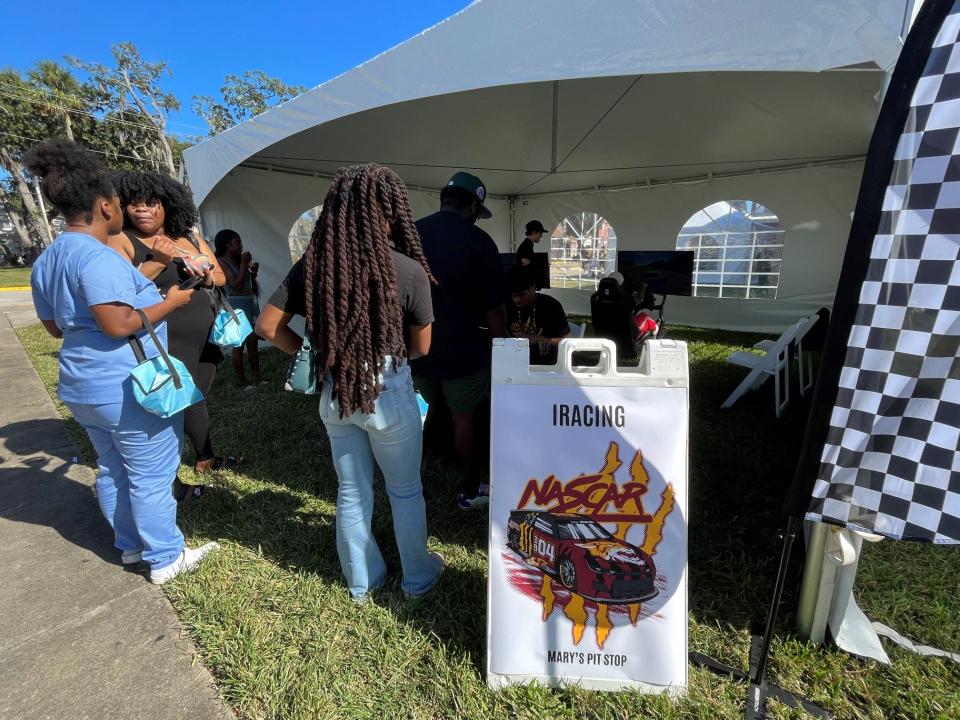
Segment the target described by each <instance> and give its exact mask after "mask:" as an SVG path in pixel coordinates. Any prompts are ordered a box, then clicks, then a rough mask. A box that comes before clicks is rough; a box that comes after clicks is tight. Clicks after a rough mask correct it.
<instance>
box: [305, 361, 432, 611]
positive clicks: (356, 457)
mask: <svg viewBox="0 0 960 720" xmlns="http://www.w3.org/2000/svg"><path fill="white" fill-rule="evenodd" d="M380 383H381V387H383V390H381V392H380V395H379V396H378V397H377V400H376V403H375V405H374V412H373V414H371V415H364V414H363V413H362V412H360V411H359V410H358V411H357V412H355V413H354V414H353V415H350V416H349V417H344V418H341V417H340V405H339V403H338V402H337V400H336V397H335V396H333V397H331V389H332V386H333V382H332V379H331V377H330V375H329V374H328V375H327V377H326V378H325V379H324V383H323V391H322V392H321V395H320V419H321V420H322V421H323V424H324V426H325V427H326V429H327V434H328V435H329V437H330V448H331V450H332V451H333V465H334V467H335V468H336V471H337V477H338V479H339V481H340V486H339V490H338V492H337V553H338V555H339V556H340V567H341V568H342V570H343V575H344V577H345V578H346V581H347V587H348V588H349V589H350V594H351V595H352V596H353V597H354V598H358V599H359V598H364V597H365V596H366V594H367V593H368V592H369V591H371V590H376V589H377V588H378V587H380V585H382V584H383V580H384V576H385V575H386V571H387V568H386V564H385V563H384V561H383V556H382V555H381V554H380V548H379V547H377V541H376V540H375V539H374V537H373V533H372V532H371V529H370V523H371V520H372V518H373V462H374V459H376V461H377V464H378V465H379V466H380V470H381V471H382V472H383V477H384V481H385V483H386V490H387V496H388V497H389V498H390V510H391V513H392V515H393V534H394V537H395V538H396V541H397V549H398V550H399V552H400V564H401V566H402V568H403V581H402V584H401V587H402V588H403V590H404V591H405V592H407V593H409V594H411V595H420V594H422V593H424V592H426V591H427V590H429V589H430V588H431V587H433V585H434V584H436V582H437V579H438V578H439V576H440V572H441V570H442V567H441V566H440V561H439V560H438V558H436V557H434V556H431V555H430V554H429V553H428V552H427V515H426V508H425V504H424V500H423V486H422V485H421V484H420V459H421V456H422V452H423V426H422V424H421V421H420V408H419V406H418V405H417V398H416V395H415V393H414V390H413V380H412V379H411V376H410V368H409V366H408V365H407V364H406V363H404V364H402V365H401V366H400V367H399V368H397V369H396V371H394V370H393V362H392V358H387V363H386V367H385V369H384V371H383V373H382V374H381V376H380Z"/></svg>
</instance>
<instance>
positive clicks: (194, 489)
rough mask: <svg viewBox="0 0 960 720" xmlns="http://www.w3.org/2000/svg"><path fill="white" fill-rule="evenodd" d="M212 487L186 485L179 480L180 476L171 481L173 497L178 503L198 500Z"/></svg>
mask: <svg viewBox="0 0 960 720" xmlns="http://www.w3.org/2000/svg"><path fill="white" fill-rule="evenodd" d="M178 484H179V485H180V489H179V490H178V489H177V485H178ZM211 490H212V488H210V487H208V486H206V485H187V484H186V483H182V482H180V478H177V479H176V480H174V481H173V499H174V500H176V501H177V503H178V504H181V503H184V502H187V501H190V500H199V499H200V498H202V497H203V496H204V495H206V494H207V493H208V492H210V491H211Z"/></svg>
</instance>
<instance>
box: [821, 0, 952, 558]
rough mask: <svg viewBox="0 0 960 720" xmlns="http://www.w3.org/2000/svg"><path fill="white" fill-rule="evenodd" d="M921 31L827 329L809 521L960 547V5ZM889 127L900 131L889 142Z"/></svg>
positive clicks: (911, 48) (897, 83)
mask: <svg viewBox="0 0 960 720" xmlns="http://www.w3.org/2000/svg"><path fill="white" fill-rule="evenodd" d="M922 20H923V23H922V26H921V27H917V26H915V27H914V31H912V32H911V37H910V39H909V40H908V44H907V46H905V48H904V56H903V57H901V60H900V62H899V63H898V67H897V70H896V71H895V74H894V81H893V82H892V83H891V86H890V91H889V92H888V96H887V98H886V99H885V101H884V107H883V110H882V111H881V114H880V118H879V120H878V130H877V131H876V132H875V134H874V140H873V141H872V142H871V148H870V153H871V154H876V153H883V154H884V155H885V158H883V159H880V160H878V159H877V158H871V155H868V157H867V161H866V163H865V168H864V170H865V173H864V186H863V187H861V194H860V198H859V200H858V204H857V213H856V214H855V218H854V225H853V228H852V230H851V242H850V243H849V245H848V248H847V257H846V258H845V260H844V269H843V272H842V277H841V287H840V289H839V290H838V294H837V302H836V303H835V312H834V318H833V320H834V321H835V322H842V317H843V316H846V317H847V318H849V320H848V324H843V325H841V327H834V326H833V325H831V333H830V337H828V340H827V343H828V347H827V348H825V353H824V363H825V364H826V363H827V362H828V358H827V351H828V350H829V349H830V348H829V343H831V342H832V341H833V342H836V341H838V340H841V339H842V343H841V344H840V345H839V346H838V347H839V350H838V348H837V347H834V348H833V351H834V352H833V355H834V356H835V357H836V358H838V359H839V358H841V357H842V362H839V363H836V365H837V367H836V368H834V369H833V372H834V373H835V375H834V378H833V380H834V382H833V383H832V388H831V390H832V395H833V397H832V403H829V402H828V405H827V406H828V407H830V410H829V417H828V419H827V417H826V412H823V411H822V412H821V415H822V416H823V417H824V419H825V420H826V422H825V423H824V428H823V429H825V437H824V436H823V435H822V434H821V435H819V437H821V438H822V445H820V446H819V447H820V452H819V467H818V468H817V469H816V471H815V472H812V473H811V474H812V475H813V479H814V483H813V489H812V493H811V494H812V497H813V500H812V503H811V504H809V507H808V511H807V513H806V517H807V519H810V520H816V521H821V522H825V523H831V524H835V525H842V526H846V527H850V528H854V529H857V530H865V531H868V532H871V533H877V534H880V535H884V536H887V537H890V538H895V539H903V540H920V541H926V542H934V543H960V452H958V445H960V41H958V34H960V0H949V2H937V0H933V1H932V2H928V3H927V7H925V8H924V16H923V18H922ZM917 22H918V25H921V22H920V19H919V18H918V21H917ZM915 33H916V34H917V36H918V37H915V36H914V35H915ZM911 43H912V44H911ZM901 64H903V65H905V68H901V67H900V66H901ZM898 75H899V77H898ZM891 93H898V95H899V97H892V98H891V97H890V94H891ZM891 117H896V118H897V120H898V122H897V123H896V125H895V127H894V129H893V131H891V129H890V128H889V127H886V128H881V127H880V126H881V124H883V123H886V124H887V125H889V124H890V121H891ZM884 135H885V136H886V138H885V142H882V143H881V142H880V141H881V140H884V137H883V136H884ZM879 145H885V147H882V148H881V147H878V146H879ZM880 167H882V168H883V169H884V172H883V174H882V175H880V177H879V178H878V179H879V183H878V182H873V184H872V185H871V183H870V176H869V175H868V173H870V172H872V171H877V170H878V168H880ZM884 184H885V187H884V186H883V185H884ZM865 193H867V194H868V196H865ZM862 213H867V214H868V215H869V217H867V218H864V217H860V219H859V222H858V219H857V215H861V214H862ZM865 230H866V231H867V232H866V233H865V232H864V231H865ZM858 232H859V233H860V234H861V237H860V238H858V237H856V235H857V233H858ZM864 235H866V236H864ZM851 253H854V254H859V255H860V256H861V257H855V258H851V257H850V255H851ZM843 276H845V277H843ZM844 283H847V286H846V287H844ZM851 290H852V291H853V292H856V291H857V290H859V294H858V296H851V295H852V293H851ZM844 295H847V296H849V297H846V298H844ZM844 300H846V301H847V304H848V306H849V307H848V308H846V309H844V308H838V306H839V305H842V304H843V301H844ZM838 309H839V310H841V312H839V313H838V312H837V311H838ZM838 314H839V315H840V316H841V317H840V318H838ZM851 315H852V317H851ZM824 370H826V371H827V373H826V374H827V375H829V369H828V368H826V367H824V368H822V371H821V375H820V379H819V380H820V384H822V382H823V381H824V379H825V378H824V375H825V373H824ZM837 370H839V373H838V376H836V372H837ZM819 390H823V388H820V387H818V391H819ZM820 395H821V397H820V400H821V401H822V400H824V399H825V398H824V397H823V395H824V393H822V392H821V393H820ZM815 402H816V399H815ZM815 415H816V409H815V410H814V411H812V412H811V425H813V417H814V416H815ZM810 431H811V428H810V427H808V435H809V434H810ZM811 450H812V449H811ZM810 469H811V470H813V469H814V468H813V467H812V466H811V468H810ZM807 498H808V502H809V498H810V495H809V494H808V495H807Z"/></svg>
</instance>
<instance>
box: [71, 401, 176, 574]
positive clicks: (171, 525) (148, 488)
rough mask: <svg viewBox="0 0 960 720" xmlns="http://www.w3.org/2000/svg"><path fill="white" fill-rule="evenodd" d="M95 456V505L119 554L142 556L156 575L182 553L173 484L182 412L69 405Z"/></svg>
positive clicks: (118, 405)
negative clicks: (163, 415)
mask: <svg viewBox="0 0 960 720" xmlns="http://www.w3.org/2000/svg"><path fill="white" fill-rule="evenodd" d="M67 405H68V407H69V408H70V412H71V413H73V417H74V418H75V419H76V421H77V422H78V423H80V424H81V425H82V426H83V428H84V430H86V431H87V435H89V436H90V442H92V443H93V447H94V448H95V449H96V451H97V463H98V465H99V466H100V475H99V477H98V478H97V500H98V501H99V502H100V510H101V511H102V512H103V516H104V517H105V518H106V519H107V522H109V523H110V527H112V528H113V532H114V536H115V537H116V540H115V543H114V544H115V545H116V547H117V549H119V550H120V551H121V552H136V551H138V550H139V551H142V552H143V559H144V560H145V561H146V562H148V563H149V564H150V568H151V569H152V570H159V569H160V568H164V567H166V566H167V565H171V564H173V563H174V562H175V561H176V560H177V558H178V557H180V553H181V552H182V551H183V534H182V533H181V532H180V529H179V528H178V527H177V503H176V500H174V498H173V490H172V483H173V478H174V477H175V476H176V474H177V469H178V468H179V467H180V451H181V448H182V446H183V413H178V414H177V415H175V416H174V417H172V418H166V419H165V418H161V417H159V416H157V415H154V414H152V413H149V412H147V411H146V410H144V409H143V408H142V407H140V405H138V404H137V403H136V402H132V401H131V402H125V403H115V404H109V405H88V404H83V403H67Z"/></svg>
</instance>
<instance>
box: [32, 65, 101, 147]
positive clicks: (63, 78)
mask: <svg viewBox="0 0 960 720" xmlns="http://www.w3.org/2000/svg"><path fill="white" fill-rule="evenodd" d="M28 77H29V78H30V83H31V85H33V87H34V88H36V89H37V90H38V91H39V92H36V94H37V95H38V96H39V97H38V103H37V104H38V106H39V107H40V108H41V110H40V111H41V112H42V113H45V114H47V115H51V116H53V117H57V118H59V119H60V120H61V121H62V122H63V132H64V135H66V137H67V139H68V140H73V139H74V136H73V120H72V118H71V117H70V115H71V113H78V112H83V110H84V108H85V107H86V105H88V104H89V103H88V100H89V98H86V99H85V98H84V97H82V95H83V90H84V88H83V86H82V85H81V84H80V82H79V81H78V80H77V79H76V78H75V77H74V76H73V73H71V72H70V70H69V69H68V68H65V67H63V66H62V65H60V64H59V63H56V62H54V61H53V60H40V61H39V62H38V63H37V64H36V66H35V67H34V68H33V69H32V70H31V71H30V72H29V75H28Z"/></svg>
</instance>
